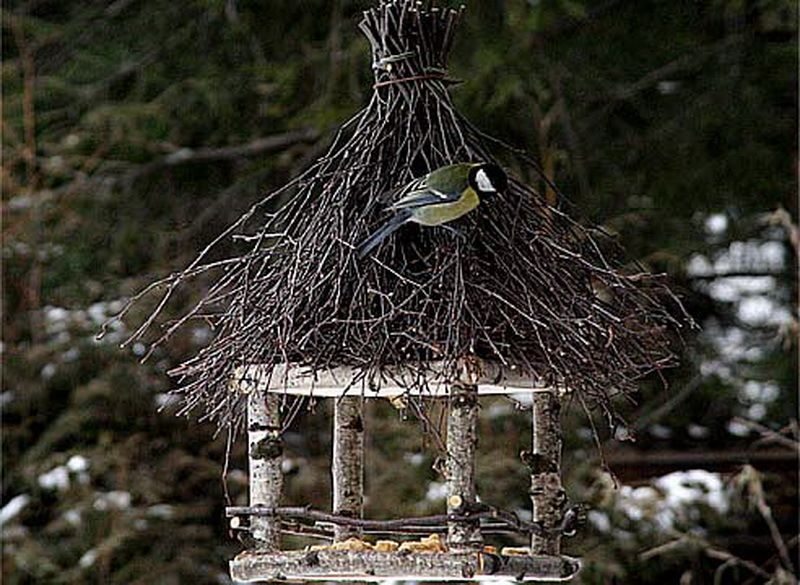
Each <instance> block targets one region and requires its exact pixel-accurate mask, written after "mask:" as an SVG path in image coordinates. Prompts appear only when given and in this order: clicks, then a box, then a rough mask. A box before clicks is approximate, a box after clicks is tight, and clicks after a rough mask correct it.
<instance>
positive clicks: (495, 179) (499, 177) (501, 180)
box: [468, 163, 508, 197]
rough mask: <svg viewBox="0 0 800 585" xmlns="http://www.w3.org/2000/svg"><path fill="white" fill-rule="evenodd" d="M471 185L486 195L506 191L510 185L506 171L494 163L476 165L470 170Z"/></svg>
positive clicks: (480, 193) (479, 192)
mask: <svg viewBox="0 0 800 585" xmlns="http://www.w3.org/2000/svg"><path fill="white" fill-rule="evenodd" d="M468 180H469V186H470V187H472V188H473V189H475V191H477V192H478V194H479V195H482V196H484V197H487V196H491V195H496V194H497V193H504V192H505V190H506V188H507V187H508V177H507V176H506V173H505V171H503V169H501V168H500V167H498V166H497V165H495V164H492V163H483V164H479V165H475V166H474V167H472V168H471V169H470V170H469V178H468Z"/></svg>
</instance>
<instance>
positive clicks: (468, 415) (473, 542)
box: [446, 385, 483, 552]
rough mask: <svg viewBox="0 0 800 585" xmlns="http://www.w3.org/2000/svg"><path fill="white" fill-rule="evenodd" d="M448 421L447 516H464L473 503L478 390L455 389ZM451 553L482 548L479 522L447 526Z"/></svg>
mask: <svg viewBox="0 0 800 585" xmlns="http://www.w3.org/2000/svg"><path fill="white" fill-rule="evenodd" d="M449 406H450V408H449V413H448V417H447V465H446V471H447V494H448V497H447V513H448V514H458V513H462V512H464V510H465V509H466V508H467V507H469V505H470V504H474V503H475V500H476V491H475V454H476V451H477V447H478V388H477V386H461V385H454V386H452V388H451V394H450V405H449ZM447 545H448V549H449V550H450V552H466V551H473V550H476V549H477V550H479V549H481V548H482V547H483V537H482V536H481V530H480V522H479V521H477V520H475V521H470V522H449V523H448V525H447Z"/></svg>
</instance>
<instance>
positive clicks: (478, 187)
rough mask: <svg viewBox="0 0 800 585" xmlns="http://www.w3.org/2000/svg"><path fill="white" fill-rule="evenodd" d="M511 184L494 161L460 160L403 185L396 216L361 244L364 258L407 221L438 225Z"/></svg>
mask: <svg viewBox="0 0 800 585" xmlns="http://www.w3.org/2000/svg"><path fill="white" fill-rule="evenodd" d="M507 186H508V177H506V174H505V172H503V169H501V168H500V167H498V166H497V165H495V164H491V163H458V164H454V165H449V166H446V167H440V168H438V169H436V170H435V171H431V172H430V173H428V174H427V175H425V176H424V177H421V178H419V179H416V180H414V181H412V182H411V183H409V184H408V185H406V186H405V187H403V188H402V189H401V190H400V193H404V195H403V197H402V198H400V199H398V200H397V201H395V202H394V203H392V204H391V205H390V206H389V207H388V210H389V211H394V212H395V215H394V217H392V218H391V219H390V220H389V221H387V222H386V223H385V224H383V225H382V226H381V227H380V228H378V229H377V230H376V231H375V233H373V234H372V235H370V236H369V237H368V238H366V239H365V240H364V241H363V242H361V243H360V244H359V245H358V256H359V258H363V257H364V256H366V255H367V254H369V253H370V252H371V251H372V250H374V249H375V248H376V247H377V246H379V245H380V243H381V242H383V240H385V239H386V238H387V237H389V236H390V235H391V234H393V233H394V232H395V231H397V230H398V229H399V228H400V227H401V226H403V225H404V224H406V223H409V222H413V223H417V224H420V225H424V226H437V225H442V224H445V223H447V222H449V221H453V220H454V219H457V218H459V217H461V216H462V215H464V214H466V213H469V212H470V211H472V210H473V209H475V208H476V207H478V205H479V204H480V202H481V199H486V198H489V197H491V196H493V195H496V194H497V193H503V192H504V191H505V190H506V187H507Z"/></svg>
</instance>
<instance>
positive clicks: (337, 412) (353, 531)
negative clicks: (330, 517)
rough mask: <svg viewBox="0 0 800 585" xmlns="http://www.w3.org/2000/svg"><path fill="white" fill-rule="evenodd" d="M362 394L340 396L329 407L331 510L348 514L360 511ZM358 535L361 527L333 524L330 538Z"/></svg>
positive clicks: (362, 465)
mask: <svg viewBox="0 0 800 585" xmlns="http://www.w3.org/2000/svg"><path fill="white" fill-rule="evenodd" d="M363 410H364V404H363V398H362V397H360V396H342V397H341V398H338V399H337V400H336V402H335V405H334V407H333V463H332V465H331V471H332V474H333V513H334V514H339V515H341V516H349V517H351V518H362V517H363V515H364V418H363ZM353 537H355V538H361V529H360V528H357V527H353V526H336V527H335V528H334V540H335V541H337V542H338V541H342V540H347V539H348V538H353Z"/></svg>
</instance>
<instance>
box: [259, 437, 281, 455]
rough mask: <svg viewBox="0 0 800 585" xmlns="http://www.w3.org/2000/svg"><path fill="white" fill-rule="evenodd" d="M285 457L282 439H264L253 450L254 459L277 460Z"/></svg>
mask: <svg viewBox="0 0 800 585" xmlns="http://www.w3.org/2000/svg"><path fill="white" fill-rule="evenodd" d="M282 455H283V442H282V441H281V439H280V437H264V438H263V439H261V440H260V441H257V442H256V443H255V444H254V445H253V448H252V457H253V459H277V458H279V457H281V456H282Z"/></svg>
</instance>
